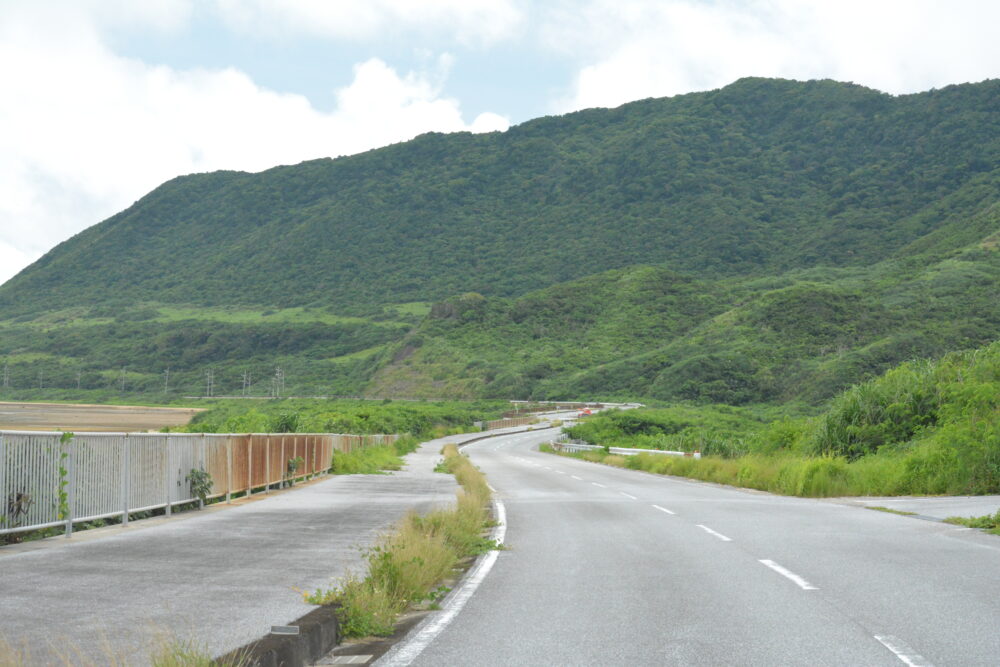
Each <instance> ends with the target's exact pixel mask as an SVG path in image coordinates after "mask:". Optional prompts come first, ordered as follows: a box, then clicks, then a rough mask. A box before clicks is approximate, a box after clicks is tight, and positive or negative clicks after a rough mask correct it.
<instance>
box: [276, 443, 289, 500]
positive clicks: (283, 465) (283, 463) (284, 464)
mask: <svg viewBox="0 0 1000 667" xmlns="http://www.w3.org/2000/svg"><path fill="white" fill-rule="evenodd" d="M287 475H288V462H287V461H286V460H285V436H281V484H279V485H278V488H279V489H283V488H285V477H286V476H287Z"/></svg>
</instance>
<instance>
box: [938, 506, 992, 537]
mask: <svg viewBox="0 0 1000 667" xmlns="http://www.w3.org/2000/svg"><path fill="white" fill-rule="evenodd" d="M944 522H945V523H953V524H956V525H959V526H968V527H969V528H980V529H982V530H985V531H986V532H988V533H992V534H994V535H1000V510H997V513H996V514H987V515H986V516H970V517H962V516H950V517H948V518H947V519H945V520H944Z"/></svg>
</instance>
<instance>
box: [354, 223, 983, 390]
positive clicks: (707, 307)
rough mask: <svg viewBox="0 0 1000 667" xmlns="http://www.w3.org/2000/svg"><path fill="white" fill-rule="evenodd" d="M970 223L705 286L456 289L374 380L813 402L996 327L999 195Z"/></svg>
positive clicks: (618, 282)
mask: <svg viewBox="0 0 1000 667" xmlns="http://www.w3.org/2000/svg"><path fill="white" fill-rule="evenodd" d="M975 228H978V230H979V231H978V232H976V233H977V234H980V235H981V238H980V240H979V241H977V242H975V243H972V244H969V245H968V246H966V247H964V248H957V249H955V250H949V251H943V250H940V247H938V248H937V249H933V250H932V249H930V248H926V247H925V248H923V249H915V248H908V249H907V250H906V252H905V253H901V256H899V257H898V258H895V259H892V260H887V261H885V262H882V263H879V264H877V265H875V266H872V267H851V268H829V267H825V268H813V269H808V270H799V271H792V272H788V273H785V274H782V275H779V276H770V277H766V278H751V279H745V278H740V279H735V278H733V279H728V280H720V281H700V280H695V279H691V278H685V277H683V276H679V275H677V274H674V273H671V272H670V271H667V270H665V269H658V268H652V267H638V268H633V269H629V270H619V271H611V272H607V273H604V274H599V275H595V276H590V277H588V278H584V279H581V280H578V281H575V282H572V283H567V284H563V285H557V286H553V287H550V288H546V289H544V290H540V291H537V292H533V293H531V294H528V295H525V296H523V297H521V298H518V299H498V298H490V299H487V298H484V297H482V296H480V295H475V294H467V295H464V296H462V297H458V298H455V299H452V300H449V301H447V302H444V303H440V304H438V305H436V306H435V307H434V308H433V309H432V311H431V313H430V315H429V317H428V318H427V319H426V320H425V321H424V322H423V323H422V324H421V326H420V327H418V328H417V330H416V331H415V332H414V333H412V334H411V335H410V336H409V337H408V338H407V339H406V341H405V342H404V343H401V344H400V345H399V346H398V352H397V355H396V358H395V360H394V361H393V363H391V364H388V365H386V366H384V367H383V368H382V369H381V370H380V371H379V373H378V375H377V376H376V379H375V382H374V386H373V391H375V392H376V393H382V394H390V395H391V394H396V395H424V396H453V397H467V396H494V397H502V396H508V395H511V396H529V395H530V396H532V397H534V398H568V397H572V396H600V397H605V398H612V397H620V398H624V397H644V398H659V399H663V400H690V401H698V402H717V403H730V404H744V403H759V402H785V401H789V400H804V401H807V402H810V403H815V402H819V401H822V400H823V399H826V398H829V397H831V396H833V395H834V394H836V393H837V392H838V391H840V390H841V389H843V388H844V387H846V386H849V385H851V384H853V383H855V382H859V381H862V380H865V379H867V378H870V377H873V376H876V375H878V374H880V373H882V372H884V371H885V370H887V369H888V368H891V367H892V366H894V365H896V364H898V363H900V362H903V361H906V360H908V359H913V358H921V357H937V356H940V355H942V354H944V353H946V352H948V351H950V350H955V349H965V348H971V347H978V346H981V345H985V344H987V343H989V342H991V341H993V340H996V339H997V338H1000V251H998V243H997V241H998V240H1000V232H997V231H992V232H991V231H989V230H1000V206H996V207H994V208H993V209H991V210H990V211H987V212H986V213H984V214H983V215H981V216H979V217H977V218H975V219H972V220H969V221H967V224H966V225H965V226H964V227H963V234H964V233H967V232H968V231H969V230H971V229H975ZM954 242H955V239H954V237H948V240H947V242H945V243H944V245H945V246H951V245H952V244H953V243H954Z"/></svg>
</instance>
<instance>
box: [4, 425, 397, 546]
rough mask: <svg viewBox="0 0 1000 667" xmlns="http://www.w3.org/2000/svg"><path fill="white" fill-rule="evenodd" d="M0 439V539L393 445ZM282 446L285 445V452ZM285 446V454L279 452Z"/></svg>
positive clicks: (260, 438)
mask: <svg viewBox="0 0 1000 667" xmlns="http://www.w3.org/2000/svg"><path fill="white" fill-rule="evenodd" d="M62 435H63V434H62V433H51V432H48V433H43V432H25V431H0V534H6V533H12V532H20V531H25V530H34V529H39V528H46V527H49V526H57V525H65V526H66V532H67V535H68V534H70V533H71V532H72V530H71V529H72V523H73V522H74V521H88V520H93V519H98V518H106V517H110V516H115V515H120V516H121V518H122V520H123V522H124V521H128V514H129V512H140V511H145V510H152V509H157V508H161V507H166V508H167V511H168V512H169V511H170V507H171V505H175V504H178V503H185V502H190V501H193V500H195V498H193V497H192V494H191V484H190V482H189V481H188V480H187V479H186V478H187V476H188V474H189V473H190V472H191V470H197V469H204V470H205V471H206V472H208V473H209V475H210V476H211V479H212V490H211V492H210V494H209V495H210V496H222V495H225V496H227V499H228V496H229V494H230V493H235V492H240V491H246V492H248V493H249V491H250V488H251V487H255V486H256V487H260V486H264V487H265V488H269V487H270V486H272V485H274V484H279V483H281V482H282V481H283V479H284V471H285V469H286V467H287V463H288V459H289V458H293V457H295V456H302V457H303V459H304V461H303V465H302V467H301V468H300V469H299V473H298V474H299V475H302V474H307V475H309V476H312V475H315V474H320V473H322V472H324V471H326V470H327V469H328V467H329V465H330V463H331V461H330V458H331V456H332V452H333V450H334V449H336V450H339V451H352V450H354V449H357V448H360V447H369V446H372V445H377V444H387V443H392V442H395V440H396V439H397V438H398V437H399V436H397V435H347V434H305V433H295V434H242V435H235V434H174V433H170V434H166V433H80V434H76V435H75V436H73V437H72V438H71V439H70V440H69V441H68V442H67V443H62V442H61V437H62ZM286 440H287V443H286ZM286 444H287V447H286Z"/></svg>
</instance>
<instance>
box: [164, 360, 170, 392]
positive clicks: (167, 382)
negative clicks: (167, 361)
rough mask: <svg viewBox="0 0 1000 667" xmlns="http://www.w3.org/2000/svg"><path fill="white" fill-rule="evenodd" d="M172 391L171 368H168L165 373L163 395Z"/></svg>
mask: <svg viewBox="0 0 1000 667" xmlns="http://www.w3.org/2000/svg"><path fill="white" fill-rule="evenodd" d="M168 391H170V366H167V370H165V371H163V393H164V394H165V393H167V392H168Z"/></svg>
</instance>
